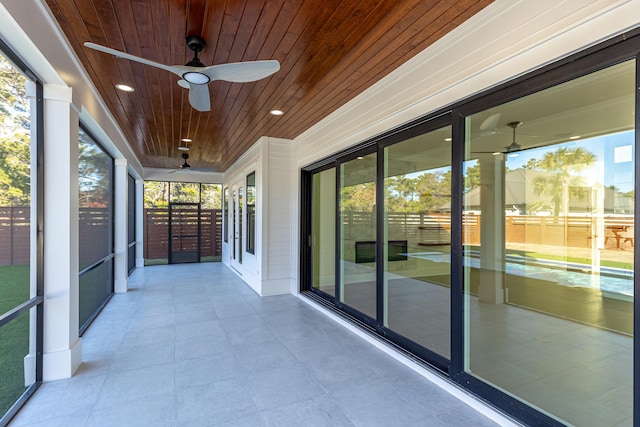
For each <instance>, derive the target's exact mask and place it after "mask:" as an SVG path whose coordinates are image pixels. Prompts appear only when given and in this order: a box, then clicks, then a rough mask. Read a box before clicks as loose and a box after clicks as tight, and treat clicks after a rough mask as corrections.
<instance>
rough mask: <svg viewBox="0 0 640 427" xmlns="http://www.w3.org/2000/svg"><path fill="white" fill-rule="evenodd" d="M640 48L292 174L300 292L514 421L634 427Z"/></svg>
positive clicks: (544, 73)
mask: <svg viewBox="0 0 640 427" xmlns="http://www.w3.org/2000/svg"><path fill="white" fill-rule="evenodd" d="M639 45H640V33H639V34H637V35H633V36H632V37H631V38H629V39H627V40H625V41H616V42H613V41H610V42H609V43H603V45H601V46H599V47H598V48H593V49H590V50H589V52H587V53H584V54H582V55H576V56H574V57H572V58H568V59H566V60H563V61H562V62H561V63H558V64H552V65H550V66H549V67H547V68H545V69H544V70H540V71H537V72H535V73H532V74H531V75H528V76H523V77H521V78H518V79H516V80H515V81H514V82H510V83H506V84H504V85H502V86H501V87H499V88H495V89H492V90H490V91H488V92H487V93H485V94H480V95H474V96H473V97H471V98H470V99H468V100H464V101H460V102H459V103H457V104H456V105H453V106H450V107H448V108H447V109H446V110H444V109H443V111H438V112H435V113H433V115H432V116H429V117H426V118H420V119H417V120H416V121H415V122H412V123H409V124H407V125H405V126H402V127H400V128H398V129H394V130H390V131H389V132H388V133H386V134H384V135H380V136H376V137H374V138H372V139H371V140H369V141H364V142H362V143H361V144H360V145H359V146H358V147H352V148H350V149H348V150H345V151H344V152H343V153H338V154H335V155H334V156H332V157H330V158H328V159H323V160H321V161H319V162H318V164H317V166H313V165H312V166H310V167H309V168H307V169H305V170H304V172H303V181H302V182H303V191H304V192H309V194H310V196H309V194H303V198H306V199H305V200H304V202H303V205H302V218H310V220H309V222H307V223H303V228H302V233H303V236H304V238H305V239H306V238H307V237H309V239H310V241H309V244H308V245H307V247H303V250H302V254H303V257H302V266H301V267H302V268H301V271H302V279H303V283H304V285H305V286H306V287H304V288H303V290H309V291H311V292H312V293H314V294H315V295H313V297H314V298H315V297H316V296H320V297H322V298H324V299H325V302H327V303H328V304H332V305H333V306H334V307H335V308H336V309H338V310H341V311H342V312H343V313H344V314H345V315H346V316H350V317H352V318H354V319H355V320H356V321H357V323H362V322H364V323H366V324H367V326H368V330H369V331H371V332H372V333H374V334H377V335H378V336H379V337H382V338H383V339H386V340H389V341H391V342H393V343H394V344H395V345H397V346H399V347H401V348H402V349H403V350H405V351H408V352H410V353H411V354H412V355H414V356H416V357H418V358H420V359H422V360H423V361H425V362H427V363H428V364H430V365H432V366H434V367H436V368H438V369H440V370H441V371H442V372H444V373H446V374H448V375H449V377H450V379H451V380H452V381H454V382H456V383H457V384H459V385H461V386H462V387H464V388H466V389H468V390H470V391H471V392H472V393H475V394H477V395H479V396H481V397H482V398H483V399H486V400H487V401H489V402H491V403H492V404H494V405H495V406H496V407H498V408H500V409H501V410H504V411H507V412H509V413H510V414H511V415H513V416H515V417H517V418H518V419H520V420H522V422H523V423H524V424H527V425H557V426H561V425H579V426H594V427H596V426H597V427H600V426H611V427H613V426H622V425H625V426H626V425H629V426H630V425H639V423H640V403H639V402H640V399H639V396H638V393H639V390H640V369H639V368H638V367H639V366H640V350H639V349H640V346H638V344H637V338H636V337H635V328H636V327H640V316H638V310H639V309H640V305H639V303H638V301H636V298H635V293H636V292H637V291H638V290H640V281H638V279H637V278H636V275H635V270H636V262H635V260H636V257H637V255H636V254H635V244H636V237H637V236H638V235H639V233H638V232H636V227H635V223H636V219H635V208H636V206H637V205H638V201H637V199H636V197H635V190H636V187H637V182H638V177H637V171H638V170H640V167H639V166H638V163H637V158H638V154H637V152H636V148H637V147H636V142H637V141H638V140H639V139H638V136H637V134H636V126H637V124H638V123H640V119H639V118H638V113H637V105H638V103H640V101H639V100H640V96H639V94H640V88H639V85H638V82H639V81H640V66H639V65H638V63H637V59H636V55H637V51H638V46H639ZM333 186H335V191H333V190H332V187H333ZM332 198H333V199H334V200H335V203H334V202H332ZM332 210H335V212H333V214H332V212H331V211H332ZM307 214H308V215H307ZM334 242H335V245H334ZM332 246H333V247H335V253H333V252H332V250H331V247H332ZM332 260H335V267H334V264H333V263H332ZM332 269H333V270H334V271H335V273H332ZM634 411H635V414H634Z"/></svg>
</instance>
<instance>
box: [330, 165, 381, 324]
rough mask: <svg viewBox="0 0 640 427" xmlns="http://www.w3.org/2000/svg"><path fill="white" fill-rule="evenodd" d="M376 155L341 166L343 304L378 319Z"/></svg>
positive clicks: (340, 211) (341, 289)
mask: <svg viewBox="0 0 640 427" xmlns="http://www.w3.org/2000/svg"><path fill="white" fill-rule="evenodd" d="M376 157H377V156H376V154H375V153H373V154H369V155H367V156H364V157H359V158H357V159H354V160H351V161H349V162H345V163H342V164H341V165H340V206H339V215H340V225H341V228H340V273H341V277H340V279H341V280H340V284H341V288H340V298H339V299H340V301H341V302H343V303H345V304H347V305H349V306H351V307H353V308H355V309H357V310H359V311H361V312H362V313H364V314H366V315H368V316H370V317H372V318H374V319H375V318H376V259H375V254H376V209H375V204H376Z"/></svg>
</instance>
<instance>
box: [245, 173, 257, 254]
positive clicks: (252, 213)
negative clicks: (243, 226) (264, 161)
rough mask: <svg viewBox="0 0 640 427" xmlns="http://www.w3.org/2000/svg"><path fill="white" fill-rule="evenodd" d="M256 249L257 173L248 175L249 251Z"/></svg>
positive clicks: (252, 252) (252, 251)
mask: <svg viewBox="0 0 640 427" xmlns="http://www.w3.org/2000/svg"><path fill="white" fill-rule="evenodd" d="M255 251H256V173H255V172H251V173H250V174H249V175H247V252H249V253H250V254H255Z"/></svg>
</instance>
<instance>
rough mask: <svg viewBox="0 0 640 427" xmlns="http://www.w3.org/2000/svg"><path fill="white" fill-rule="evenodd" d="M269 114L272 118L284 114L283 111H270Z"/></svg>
mask: <svg viewBox="0 0 640 427" xmlns="http://www.w3.org/2000/svg"><path fill="white" fill-rule="evenodd" d="M269 114H271V115H272V116H281V115H283V114H284V111H282V110H271V111H269Z"/></svg>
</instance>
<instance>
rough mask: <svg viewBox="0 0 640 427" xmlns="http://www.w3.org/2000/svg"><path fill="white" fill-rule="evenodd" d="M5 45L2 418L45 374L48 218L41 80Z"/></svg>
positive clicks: (0, 103)
mask: <svg viewBox="0 0 640 427" xmlns="http://www.w3.org/2000/svg"><path fill="white" fill-rule="evenodd" d="M3 51H6V52H9V50H8V49H7V48H6V46H5V45H4V44H3V43H2V42H0V183H1V185H0V378H2V380H1V381H0V425H5V424H7V423H8V422H9V420H10V419H11V418H12V417H13V416H14V415H15V413H16V412H17V411H18V410H19V409H20V407H21V405H22V404H23V403H24V402H25V401H26V399H27V398H28V396H29V395H30V393H31V392H33V390H34V389H35V388H36V387H37V386H38V385H39V384H40V383H41V381H42V369H41V366H42V351H41V348H42V344H43V339H42V336H43V334H42V301H43V290H44V287H43V282H42V279H41V278H40V277H41V274H37V273H38V272H42V261H43V256H42V252H41V251H40V249H39V248H41V247H42V244H41V243H42V241H41V239H42V237H41V234H40V233H38V237H35V238H32V237H31V236H32V235H35V234H36V233H33V232H32V229H33V228H34V227H35V224H36V223H40V224H41V223H42V218H43V200H42V199H43V197H42V196H43V193H42V186H43V179H42V170H41V168H38V167H36V165H37V164H41V163H42V162H41V161H40V160H41V159H42V154H43V149H42V147H43V138H42V132H41V130H42V120H41V119H42V115H41V112H42V101H37V100H36V99H41V98H42V85H41V84H40V83H39V82H38V81H37V80H36V79H35V78H34V76H33V75H31V73H29V72H28V70H26V68H25V67H24V64H22V63H21V62H20V60H19V59H18V58H16V57H14V56H13V55H12V54H10V53H8V54H4V53H3ZM29 86H31V89H32V90H33V91H34V92H35V93H36V94H37V96H36V97H35V99H30V98H28V97H27V88H28V87H29ZM33 129H37V130H38V133H36V132H33V131H32V130H33ZM36 239H37V240H36ZM34 273H36V274H34ZM33 361H35V363H31V362H33Z"/></svg>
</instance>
